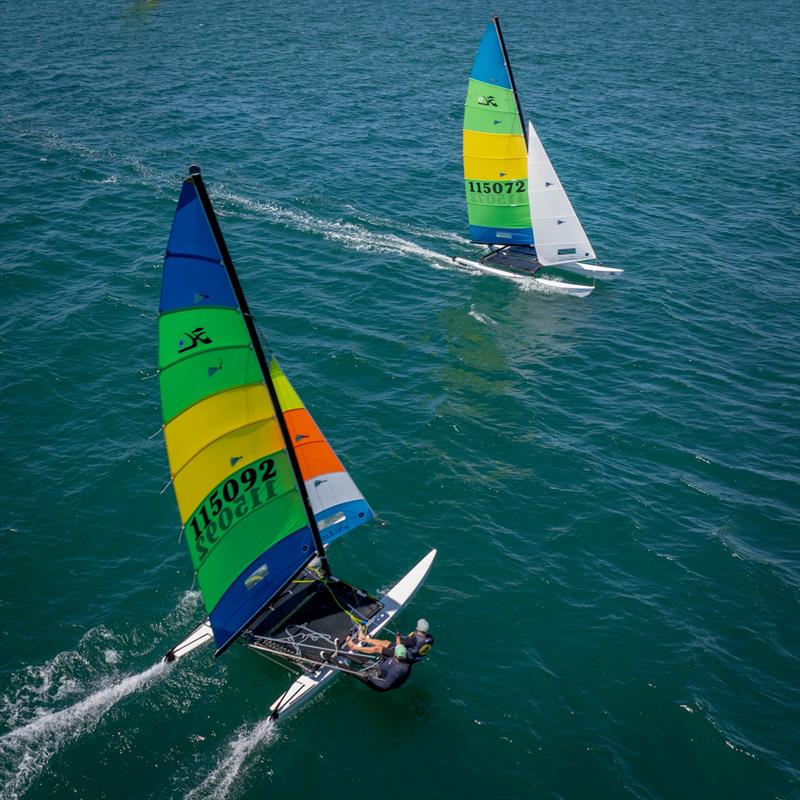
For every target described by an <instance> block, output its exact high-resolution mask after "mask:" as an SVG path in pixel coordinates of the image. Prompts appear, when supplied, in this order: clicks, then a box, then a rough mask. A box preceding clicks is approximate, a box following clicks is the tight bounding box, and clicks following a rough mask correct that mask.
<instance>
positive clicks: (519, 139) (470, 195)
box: [464, 17, 533, 244]
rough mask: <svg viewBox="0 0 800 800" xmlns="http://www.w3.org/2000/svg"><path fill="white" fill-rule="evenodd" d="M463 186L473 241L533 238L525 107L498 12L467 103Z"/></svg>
mask: <svg viewBox="0 0 800 800" xmlns="http://www.w3.org/2000/svg"><path fill="white" fill-rule="evenodd" d="M464 191H465V193H466V198H467V217H468V220H469V230H470V239H472V241H475V242H483V243H487V244H531V243H532V242H533V231H532V228H531V221H530V208H529V203H528V162H527V148H526V144H525V132H524V127H523V124H522V111H521V108H520V104H519V97H518V95H517V92H516V86H515V84H514V76H513V73H512V71H511V66H510V64H509V62H508V55H507V53H506V51H505V44H504V42H503V37H502V32H501V30H500V22H499V20H498V19H497V18H496V17H495V18H494V19H493V20H492V22H490V23H489V24H488V25H487V27H486V30H485V31H484V34H483V38H482V39H481V43H480V45H479V47H478V52H477V54H476V56H475V61H474V63H473V66H472V72H471V73H470V78H469V84H468V88H467V98H466V101H465V104H464Z"/></svg>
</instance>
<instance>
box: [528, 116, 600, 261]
mask: <svg viewBox="0 0 800 800" xmlns="http://www.w3.org/2000/svg"><path fill="white" fill-rule="evenodd" d="M528 197H529V199H530V218H531V223H532V226H533V237H534V241H535V243H536V258H537V260H538V261H539V263H540V264H542V265H543V266H549V265H550V264H560V263H564V262H570V261H577V260H578V259H581V258H595V254H594V250H593V249H592V245H591V244H590V242H589V238H588V237H587V236H586V233H585V231H584V230H583V226H582V225H581V221H580V220H579V219H578V215H577V214H576V213H575V209H574V208H573V207H572V203H571V202H570V200H569V197H567V193H566V192H565V191H564V187H563V186H562V185H561V181H560V180H559V179H558V175H557V174H556V171H555V169H553V165H552V164H551V163H550V159H549V158H548V157H547V153H546V152H545V149H544V146H543V145H542V142H541V140H540V139H539V137H538V135H537V134H536V130H535V129H534V127H533V123H531V122H528Z"/></svg>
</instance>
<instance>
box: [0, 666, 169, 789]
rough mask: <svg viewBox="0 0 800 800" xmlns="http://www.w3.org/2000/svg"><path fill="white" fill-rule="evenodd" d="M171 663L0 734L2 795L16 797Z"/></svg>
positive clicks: (117, 683)
mask: <svg viewBox="0 0 800 800" xmlns="http://www.w3.org/2000/svg"><path fill="white" fill-rule="evenodd" d="M166 669H168V665H167V664H165V663H161V662H159V663H157V664H154V665H153V666H152V667H149V668H148V669H146V670H144V671H143V672H139V673H137V674H135V675H128V676H127V677H125V678H123V679H122V680H118V681H115V682H114V683H110V684H108V685H105V686H103V687H101V688H99V689H97V690H96V691H95V692H93V693H92V694H90V695H89V696H88V697H86V698H85V699H83V700H81V701H79V702H77V703H75V704H74V705H71V706H69V707H67V708H64V709H62V710H61V711H44V710H42V712H41V714H40V715H39V716H37V717H36V718H35V719H33V720H32V721H30V722H28V723H27V724H25V725H22V726H20V727H19V728H15V729H14V730H12V731H9V732H8V733H6V734H4V735H3V736H2V737H0V757H2V761H3V768H2V770H3V771H2V772H0V787H2V788H0V795H2V796H3V797H8V798H17V797H19V795H20V794H21V793H22V792H23V791H25V790H26V789H27V788H28V787H29V786H30V785H31V783H33V781H34V780H35V779H36V778H37V777H38V776H39V775H40V774H41V772H42V770H43V769H44V768H45V767H46V766H47V764H48V762H49V761H50V759H51V758H52V757H53V755H55V753H57V752H58V750H59V749H60V748H61V747H62V746H63V745H64V744H66V743H67V742H69V741H71V740H73V739H75V738H77V737H78V736H80V735H82V734H84V733H87V732H89V731H91V730H93V729H94V728H95V726H96V725H97V723H98V722H99V721H100V720H101V719H102V717H103V716H104V715H105V713H106V712H107V711H108V710H109V709H110V708H112V707H113V706H114V705H116V704H117V703H118V702H119V701H120V700H122V698H123V697H127V695H129V694H131V693H132V692H135V691H136V690H138V689H141V688H143V687H144V686H146V685H147V684H149V683H151V682H152V681H154V680H156V679H157V678H159V677H161V676H162V675H163V674H164V672H165V670H166Z"/></svg>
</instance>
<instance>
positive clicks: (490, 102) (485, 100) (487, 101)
mask: <svg viewBox="0 0 800 800" xmlns="http://www.w3.org/2000/svg"><path fill="white" fill-rule="evenodd" d="M478 105H479V106H494V107H495V108H497V103H495V101H494V97H484V96H483V95H480V96H479V97H478Z"/></svg>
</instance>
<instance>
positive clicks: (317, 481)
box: [158, 166, 436, 717]
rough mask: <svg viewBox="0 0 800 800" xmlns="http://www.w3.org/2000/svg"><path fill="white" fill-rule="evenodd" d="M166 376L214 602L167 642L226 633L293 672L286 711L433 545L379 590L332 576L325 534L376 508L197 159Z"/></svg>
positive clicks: (196, 555) (176, 236) (208, 597)
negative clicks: (335, 438)
mask: <svg viewBox="0 0 800 800" xmlns="http://www.w3.org/2000/svg"><path fill="white" fill-rule="evenodd" d="M158 328H159V356H158V367H159V381H160V389H161V406H162V413H163V433H164V438H165V441H166V447H167V456H168V460H169V467H170V475H171V483H172V486H173V488H174V490H175V497H176V499H177V504H178V511H179V513H180V518H181V531H182V534H183V536H184V537H185V539H186V543H187V545H188V547H189V554H190V557H191V560H192V564H193V566H194V570H195V575H196V578H197V583H198V585H199V588H200V592H201V594H202V597H203V602H204V606H205V611H206V613H207V615H208V617H207V619H204V620H203V621H202V622H200V624H199V625H197V627H196V628H194V630H192V631H191V632H190V633H189V635H188V636H186V637H185V638H184V639H183V640H182V641H180V642H179V643H178V644H176V645H175V646H174V647H173V648H171V649H170V651H169V652H168V653H167V654H166V656H165V657H164V660H165V661H168V662H173V661H177V660H179V659H181V658H184V657H185V656H187V655H188V654H189V653H191V652H192V651H193V650H195V649H197V648H198V647H200V646H201V645H204V644H207V643H210V642H212V641H213V642H214V643H215V645H216V652H215V655H217V656H219V655H220V654H222V653H223V652H224V651H225V650H227V649H228V648H229V647H230V646H231V645H232V644H234V643H242V644H244V645H246V646H247V647H249V648H251V649H252V650H254V651H256V652H257V653H259V654H260V655H262V656H264V657H266V658H269V659H271V660H273V661H278V662H279V663H281V664H282V665H284V666H288V667H290V668H292V669H294V671H296V672H297V679H296V680H295V681H294V682H293V683H292V684H291V685H290V686H289V687H288V689H287V690H286V691H285V692H284V693H283V694H282V695H281V696H280V697H279V698H278V699H277V700H276V701H275V702H274V703H273V704H272V705H271V706H270V713H271V716H273V717H278V716H279V715H280V716H285V715H286V714H288V713H289V712H293V711H295V710H297V709H298V708H299V707H300V706H301V705H302V704H303V703H305V702H306V701H308V700H309V699H310V698H311V697H313V696H314V695H315V694H317V693H318V692H319V691H320V690H321V689H323V688H324V687H325V686H326V685H327V684H328V683H329V682H330V681H331V680H333V679H334V678H335V677H336V676H337V675H339V674H341V673H342V672H345V673H352V674H354V675H356V676H358V677H363V676H364V673H365V671H367V670H369V669H370V667H371V666H372V664H373V663H374V659H372V658H370V657H364V656H357V655H354V654H353V653H351V652H349V651H347V649H346V647H345V640H346V639H347V637H348V635H350V634H351V633H353V631H354V630H355V626H358V627H360V628H361V629H362V630H363V631H365V632H367V633H368V634H369V635H370V636H374V635H375V634H376V633H377V632H379V631H380V630H381V629H383V628H385V627H386V626H387V625H388V624H389V623H390V622H391V621H392V619H393V618H394V617H395V616H396V615H397V614H398V612H399V611H400V610H401V609H402V608H403V607H404V606H405V605H407V604H408V603H409V602H410V601H411V598H412V597H413V596H414V593H415V592H416V591H417V589H419V587H420V586H421V585H422V583H423V581H424V580H425V577H426V576H427V574H428V572H429V570H430V568H431V566H432V564H433V560H434V558H435V557H436V551H435V550H431V551H430V552H429V553H428V554H427V555H426V556H425V557H424V558H423V559H422V560H421V561H420V562H419V563H418V564H417V565H416V566H415V567H414V568H413V569H411V570H410V571H409V572H408V573H407V574H406V575H405V576H404V577H403V578H402V579H401V580H400V581H399V582H398V583H397V584H395V585H394V586H393V587H392V588H391V589H389V591H388V592H386V593H385V594H384V595H383V596H382V597H376V596H374V595H373V594H370V593H369V592H366V591H363V590H362V589H359V588H358V587H356V586H353V585H351V584H348V583H346V582H345V581H343V580H340V579H338V578H336V577H334V576H333V574H332V573H331V567H330V563H329V561H328V555H327V552H326V547H327V546H328V545H329V544H330V543H331V542H333V541H334V540H335V539H337V538H338V537H340V536H343V535H345V534H346V533H349V532H350V531H352V530H353V529H354V528H356V527H358V526H359V525H363V524H364V523H365V522H368V521H369V520H371V519H372V518H373V517H374V514H373V511H372V509H371V508H370V506H369V505H368V504H367V502H366V500H365V499H364V496H363V495H362V494H361V492H360V491H359V489H358V487H357V486H356V484H355V482H354V481H353V479H352V478H351V477H350V475H349V473H348V472H347V470H346V469H345V467H344V466H343V464H342V462H341V461H340V460H339V458H338V456H337V455H336V453H335V452H334V450H333V448H332V447H331V446H330V444H328V442H327V440H326V439H325V437H324V436H323V435H322V432H321V431H320V429H319V428H318V427H317V425H316V423H315V422H314V420H313V419H312V417H311V415H310V414H309V412H308V411H307V410H306V407H305V405H304V404H303V402H302V400H301V399H300V397H299V395H298V394H297V392H296V391H295V390H294V388H293V387H292V385H291V383H290V382H289V379H288V378H287V377H286V374H285V373H284V372H283V370H282V369H281V367H280V366H279V365H278V362H277V360H276V359H275V358H274V356H272V355H271V354H269V355H268V354H267V353H266V352H265V350H264V348H263V347H262V344H261V340H260V339H259V336H258V333H257V331H256V327H255V323H254V321H253V317H252V315H251V313H250V310H249V308H248V305H247V301H246V299H245V296H244V292H243V291H242V287H241V284H240V283H239V278H238V276H237V274H236V271H235V269H234V266H233V261H232V260H231V257H230V253H229V252H228V248H227V246H226V244H225V240H224V239H223V236H222V231H221V229H220V226H219V222H218V220H217V217H216V215H215V213H214V209H213V207H212V204H211V200H210V198H209V196H208V193H207V191H206V188H205V185H204V183H203V179H202V176H201V173H200V169H199V168H198V167H196V166H193V167H190V168H189V176H188V177H187V178H186V179H185V180H184V182H183V185H182V188H181V193H180V197H179V199H178V205H177V209H176V211H175V218H174V221H173V223H172V230H171V233H170V236H169V241H168V244H167V251H166V255H165V257H164V272H163V278H162V287H161V302H160V310H159V322H158Z"/></svg>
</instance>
